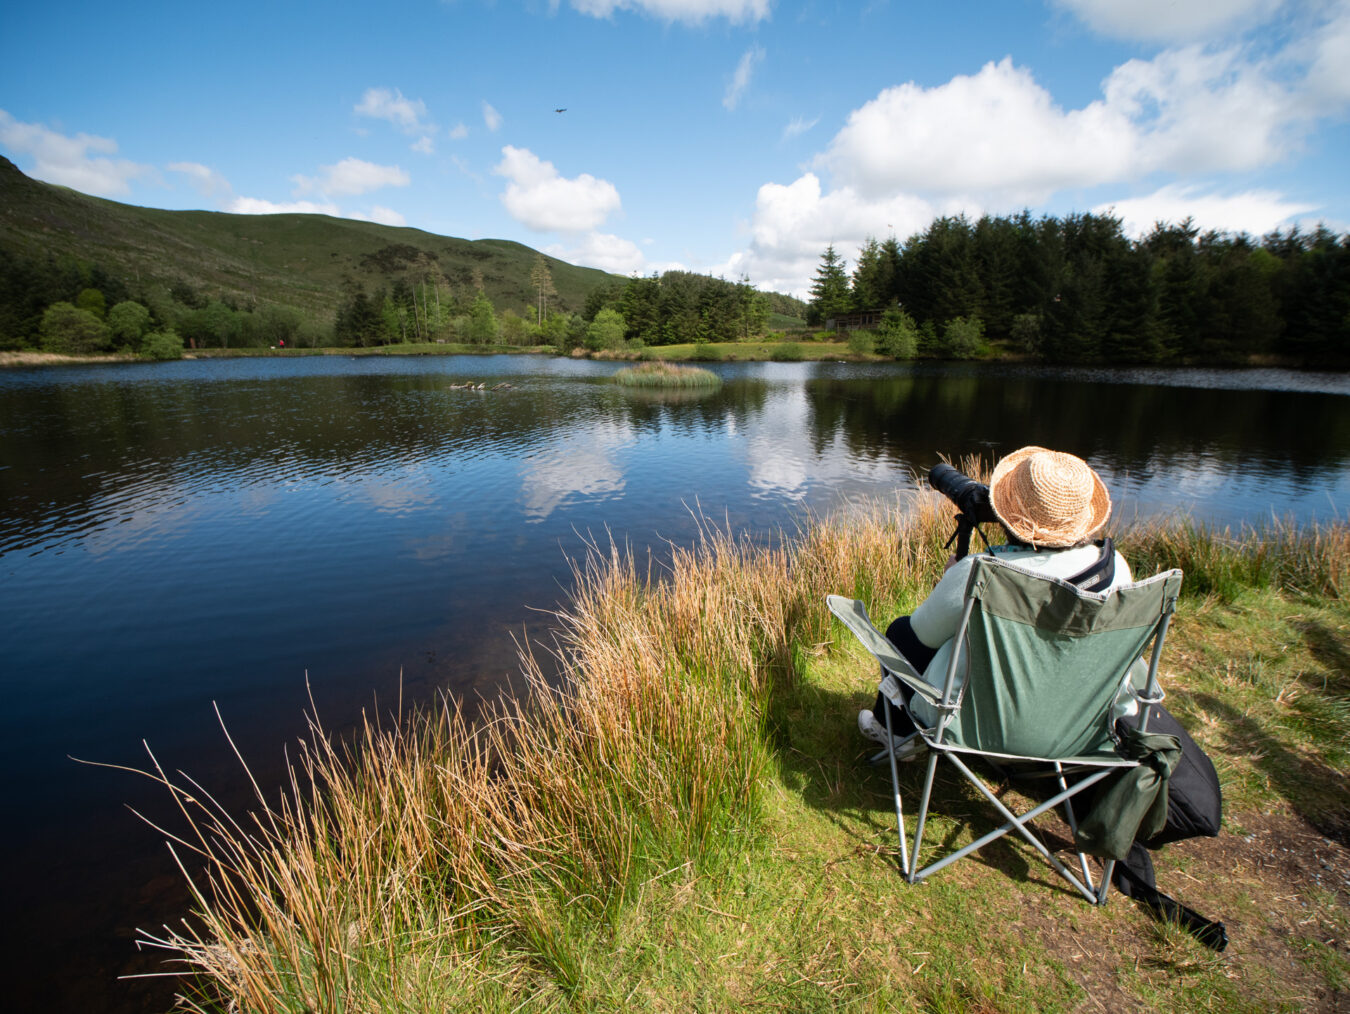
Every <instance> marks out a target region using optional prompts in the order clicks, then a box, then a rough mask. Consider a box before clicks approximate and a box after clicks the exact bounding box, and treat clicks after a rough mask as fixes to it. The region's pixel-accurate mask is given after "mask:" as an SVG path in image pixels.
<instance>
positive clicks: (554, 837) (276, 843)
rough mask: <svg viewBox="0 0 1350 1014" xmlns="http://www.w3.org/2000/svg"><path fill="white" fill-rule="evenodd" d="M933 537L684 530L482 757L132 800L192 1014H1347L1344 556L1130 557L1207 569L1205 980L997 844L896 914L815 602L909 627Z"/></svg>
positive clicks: (322, 755)
mask: <svg viewBox="0 0 1350 1014" xmlns="http://www.w3.org/2000/svg"><path fill="white" fill-rule="evenodd" d="M967 470H969V466H968V465H967ZM949 514H950V510H949V508H948V507H947V506H946V505H945V504H944V503H943V502H942V501H940V500H939V499H938V498H937V497H936V496H934V495H932V494H916V495H915V496H913V497H912V498H906V499H905V500H903V501H899V502H897V503H893V504H873V505H868V506H863V507H859V508H857V509H855V510H854V511H852V512H851V513H849V514H846V515H840V516H837V517H834V518H831V519H826V520H819V519H815V520H810V521H808V522H806V523H805V524H804V525H803V527H802V529H801V530H800V531H799V532H797V533H796V534H795V537H794V538H792V539H789V540H786V541H784V542H783V543H782V544H777V545H774V546H769V547H765V546H761V545H753V544H751V543H750V542H748V541H746V540H744V539H740V538H737V537H736V536H735V535H734V534H732V533H730V532H727V531H722V530H717V529H713V528H708V529H706V530H705V531H704V533H703V537H702V539H701V541H700V543H699V545H697V546H695V547H694V548H691V549H683V548H676V549H674V550H673V551H672V556H671V560H670V562H669V564H668V565H666V566H663V567H660V568H658V569H656V570H652V571H649V570H645V569H640V568H639V567H638V565H637V563H636V562H635V561H634V559H633V558H632V557H630V556H628V555H627V554H625V553H622V552H620V551H619V550H617V549H616V548H614V547H612V546H609V547H606V546H597V547H595V548H594V551H593V552H592V553H591V555H590V556H589V558H588V559H587V560H585V561H582V562H580V563H579V564H578V565H577V569H576V574H575V591H574V593H573V598H572V601H571V604H570V605H569V607H568V608H567V609H565V610H564V611H563V612H562V613H560V614H559V615H558V616H557V617H556V619H557V625H558V631H559V632H558V636H557V641H556V643H555V644H554V645H553V647H552V649H551V651H552V652H553V653H555V654H556V662H557V663H558V667H559V668H560V671H561V673H562V676H561V679H560V680H556V681H554V680H550V679H547V678H545V675H544V673H545V670H546V668H548V667H547V666H545V665H544V664H543V662H544V661H546V660H547V659H541V657H539V656H537V655H535V654H533V653H532V651H530V650H527V651H525V652H524V655H523V658H522V669H523V673H524V676H525V679H526V682H527V683H528V693H526V694H524V695H522V696H521V697H519V698H510V699H503V700H499V701H497V702H495V703H493V704H491V705H489V706H488V708H487V712H486V714H484V715H482V716H481V717H480V720H479V721H478V722H476V723H475V724H473V725H472V726H471V725H469V724H468V723H467V722H466V721H465V720H464V718H463V717H462V716H461V713H460V711H459V710H458V709H457V708H456V707H455V706H454V705H453V704H452V703H451V702H445V703H444V704H443V705H442V706H441V707H439V708H437V709H434V710H428V711H424V712H421V713H418V714H416V715H412V716H405V718H404V719H403V720H402V721H400V722H398V723H395V724H381V723H380V722H379V721H377V720H375V719H372V720H370V721H368V722H367V723H366V725H365V727H364V730H363V732H362V734H361V735H360V736H359V737H358V738H357V739H356V740H355V741H353V742H351V743H349V744H347V745H339V743H338V742H337V741H336V740H335V739H334V738H333V737H331V736H329V735H327V734H326V733H325V732H324V730H322V729H321V728H319V727H318V726H315V727H314V730H313V735H312V737H311V739H310V742H309V744H308V745H307V747H306V749H305V750H304V751H303V753H302V754H301V755H300V757H299V759H298V760H297V762H296V764H295V768H294V777H293V781H292V785H291V787H290V791H289V793H288V794H287V796H286V797H285V799H284V800H283V801H281V802H275V801H271V802H269V801H267V800H266V799H265V797H264V793H262V792H261V791H260V792H259V794H258V801H257V807H256V809H255V811H254V813H253V814H251V815H250V816H248V817H247V818H236V817H234V816H232V815H230V814H227V813H225V812H223V811H221V810H220V809H219V808H218V807H216V806H215V805H214V804H213V803H212V802H211V800H210V798H209V797H207V796H205V794H204V793H202V792H201V791H200V789H198V788H197V787H196V786H194V785H193V784H191V783H190V782H184V781H182V780H181V779H175V778H170V777H169V776H167V775H166V774H164V773H163V772H157V777H159V778H160V779H161V780H162V781H164V783H165V784H166V785H170V786H171V787H172V791H173V793H174V798H175V799H176V800H177V801H178V803H179V805H180V807H181V809H182V817H183V827H184V828H185V829H186V830H181V829H180V830H177V831H175V834H176V839H177V844H176V845H175V847H176V848H177V850H178V853H179V854H180V856H181V857H182V865H183V869H184V872H185V874H186V875H189V876H190V879H191V881H192V883H193V885H194V891H195V898H196V906H195V907H196V909H197V914H196V915H195V916H194V918H193V919H191V920H189V921H188V922H187V923H185V924H184V928H183V929H180V930H179V931H178V932H177V933H175V934H174V935H171V936H169V937H167V938H163V939H161V940H159V941H158V944H159V945H160V946H164V947H166V948H167V949H168V951H169V952H170V953H171V954H173V955H176V956H178V957H179V958H181V959H184V960H185V961H186V963H187V967H188V968H189V969H190V970H192V971H193V972H194V973H196V975H195V977H194V978H192V979H190V980H185V982H187V983H189V985H185V991H184V997H183V1000H182V1007H183V1008H184V1009H190V1010H231V1011H258V1012H261V1011H277V1010H285V1011H338V1010H342V1011H384V1010H466V1011H467V1010H489V1011H507V1010H526V1011H542V1010H563V1009H568V1010H573V1009H575V1010H585V1011H620V1010H623V1011H627V1010H652V1011H668V1010H677V1009H678V1010H686V1009H700V1010H732V1009H765V1010H781V1009H787V1010H794V1011H795V1010H822V1011H823V1010H839V1009H843V1010H857V1011H880V1010H913V1011H926V1012H946V1011H953V1012H955V1011H967V1010H978V1011H991V1012H992V1011H1077V1010H1096V1009H1099V1008H1110V1007H1111V1006H1113V1005H1114V1006H1117V1007H1123V1008H1124V1009H1146V1010H1171V1009H1177V1008H1181V1009H1202V1008H1213V1009H1224V1010H1281V1009H1310V1008H1312V1009H1316V1008H1322V1009H1334V1008H1336V1007H1337V1005H1338V1004H1343V1003H1344V1002H1345V1000H1346V989H1347V983H1348V982H1350V961H1347V950H1346V946H1345V942H1344V941H1345V938H1346V933H1345V929H1346V920H1345V915H1344V913H1345V911H1346V901H1347V898H1350V883H1344V882H1343V881H1344V879H1345V878H1344V871H1345V869H1346V866H1347V864H1346V863H1345V859H1346V857H1347V855H1350V853H1347V851H1346V849H1345V848H1344V844H1343V843H1344V841H1345V837H1346V836H1345V833H1344V832H1345V828H1346V827H1347V824H1346V818H1347V815H1350V794H1348V793H1347V789H1346V787H1345V785H1344V779H1343V777H1342V776H1341V775H1340V772H1343V771H1344V770H1345V768H1346V761H1347V759H1350V758H1347V757H1346V754H1345V750H1346V748H1345V746H1344V744H1345V743H1346V741H1347V734H1350V707H1347V704H1346V702H1347V700H1348V699H1350V684H1347V676H1346V673H1347V672H1350V608H1347V602H1346V595H1345V593H1346V585H1345V570H1344V563H1345V550H1346V547H1347V541H1346V531H1345V529H1344V526H1332V527H1329V528H1324V529H1318V530H1314V531H1312V532H1305V533H1298V532H1295V531H1293V530H1290V529H1281V530H1279V531H1276V532H1273V533H1271V532H1252V531H1249V532H1245V533H1241V534H1240V535H1239V536H1231V535H1217V534H1215V533H1213V532H1208V531H1206V530H1203V529H1200V528H1198V527H1194V526H1191V527H1186V526H1184V525H1182V526H1157V527H1140V528H1137V529H1134V530H1131V531H1128V532H1126V533H1123V535H1122V536H1121V538H1120V540H1119V541H1120V543H1121V545H1122V548H1123V551H1124V552H1125V553H1126V555H1127V556H1129V557H1130V558H1131V559H1132V560H1133V561H1135V562H1136V569H1137V570H1140V571H1142V570H1145V569H1147V567H1150V566H1153V565H1154V564H1155V563H1156V562H1167V561H1170V560H1173V559H1175V558H1185V559H1187V560H1191V561H1192V562H1193V563H1194V564H1195V566H1196V570H1197V578H1196V580H1195V581H1194V582H1190V583H1188V586H1187V588H1186V591H1185V595H1184V598H1183V602H1182V605H1181V608H1180V610H1179V613H1178V617H1177V620H1176V622H1175V624H1174V634H1173V638H1174V642H1172V643H1173V647H1172V648H1171V649H1170V650H1169V652H1168V654H1167V656H1166V657H1165V659H1164V680H1165V684H1166V686H1167V687H1168V688H1169V693H1170V697H1169V702H1168V703H1169V707H1171V708H1172V709H1173V711H1174V712H1175V713H1176V714H1178V715H1179V717H1181V718H1182V720H1183V721H1184V722H1185V724H1187V726H1188V727H1189V728H1190V729H1191V730H1192V732H1193V734H1194V735H1195V736H1196V738H1197V739H1198V740H1199V741H1200V743H1201V744H1202V746H1204V747H1205V748H1206V749H1207V750H1208V751H1209V752H1210V754H1211V756H1213V757H1214V759H1215V761H1216V764H1217V766H1218V767H1219V770H1220V773H1221V777H1222V779H1223V782H1224V788H1225V792H1226V794H1227V800H1228V818H1227V819H1228V823H1229V826H1230V830H1229V831H1228V832H1226V833H1225V834H1224V835H1223V836H1221V837H1220V838H1219V839H1216V840H1214V841H1212V842H1210V841H1206V842H1187V843H1180V844H1178V845H1174V846H1169V848H1168V849H1166V850H1164V851H1163V852H1160V853H1158V854H1157V856H1156V857H1155V861H1156V862H1157V865H1158V870H1159V880H1160V886H1162V887H1163V889H1164V890H1168V889H1170V890H1172V891H1173V892H1175V893H1177V894H1178V895H1179V896H1180V897H1181V899H1182V900H1183V901H1185V902H1186V903H1187V904H1190V905H1192V906H1193V907H1196V908H1199V909H1200V910H1201V911H1204V912H1206V914H1209V915H1213V916H1216V917H1220V918H1227V919H1228V921H1229V928H1230V934H1231V935H1232V936H1233V939H1234V942H1233V945H1232V946H1231V947H1230V949H1229V951H1228V952H1226V953H1225V954H1224V955H1213V954H1211V953H1210V952H1208V951H1205V950H1204V948H1202V947H1200V946H1199V945H1197V944H1195V942H1194V941H1193V940H1191V939H1190V938H1189V937H1187V936H1186V935H1184V934H1181V933H1178V932H1176V931H1173V930H1169V929H1167V928H1166V927H1161V928H1160V927H1157V926H1156V925H1155V924H1153V923H1151V922H1149V921H1148V920H1147V918H1145V917H1144V916H1143V915H1142V914H1141V913H1140V911H1139V910H1138V909H1137V908H1135V907H1134V906H1133V905H1132V904H1131V903H1129V902H1127V901H1123V900H1116V901H1115V902H1114V903H1113V904H1110V905H1108V906H1107V907H1105V908H1103V909H1093V908H1090V907H1089V906H1086V905H1085V904H1084V903H1083V902H1081V901H1080V900H1077V899H1076V898H1075V897H1074V896H1072V895H1070V894H1069V893H1068V892H1067V891H1066V890H1063V889H1061V888H1060V887H1059V885H1058V883H1057V882H1056V878H1055V877H1054V874H1053V873H1052V872H1051V871H1050V870H1049V868H1048V867H1045V866H1044V865H1043V864H1041V863H1040V862H1039V860H1037V859H1035V857H1034V856H1031V855H1030V854H1029V851H1028V850H1027V849H1024V848H1022V847H1021V846H1019V845H1017V844H1015V843H1012V844H1005V843H999V844H998V845H996V846H995V847H993V848H992V850H987V853H982V854H981V856H980V858H978V859H976V860H972V861H969V862H965V863H960V864H957V865H956V866H954V867H952V868H950V869H949V870H946V871H943V872H942V873H941V874H939V875H937V876H935V877H934V878H933V880H932V881H931V882H929V883H927V884H925V885H923V886H921V887H910V886H908V885H906V884H904V883H903V882H902V881H901V879H900V877H899V875H898V873H897V871H896V860H895V857H894V830H893V823H892V820H893V815H892V814H891V811H890V785H889V779H888V777H887V775H886V773H885V771H884V769H876V768H871V767H869V766H868V765H867V764H866V763H865V762H864V760H863V758H864V757H865V755H866V753H867V750H866V747H865V744H864V743H863V742H862V740H861V739H860V738H859V737H858V735H857V732H856V729H855V728H854V725H853V716H854V715H855V714H856V712H857V709H858V708H859V707H860V706H864V705H865V704H867V703H869V702H870V700H871V696H872V693H873V691H874V687H875V675H874V666H873V665H872V664H871V663H870V662H869V660H868V658H866V657H864V654H863V652H862V650H861V649H860V648H858V647H856V646H855V645H854V644H853V642H852V639H851V638H849V637H847V635H842V634H841V631H840V628H838V627H837V625H836V626H832V625H831V622H830V620H829V615H828V613H827V612H826V610H825V609H824V607H823V597H824V595H825V594H826V593H827V592H838V593H842V594H848V595H851V596H854V597H858V598H862V599H864V600H865V601H866V602H867V603H868V605H869V607H870V608H871V610H872V612H873V614H874V615H875V616H877V617H878V618H882V619H884V618H886V617H888V616H891V615H895V614H897V613H900V612H904V611H908V610H909V609H911V608H912V606H913V605H914V604H915V603H916V602H917V601H919V600H920V599H921V597H922V596H923V595H924V594H925V592H926V590H927V589H928V588H929V587H930V586H931V585H932V583H933V582H934V581H935V580H936V577H937V576H938V575H939V574H940V572H941V567H942V561H943V560H944V559H945V556H946V550H945V549H944V548H943V543H944V542H945V540H946V536H947V535H948V527H949V524H950V522H949ZM1221 578H1222V580H1220V579H1221ZM1257 578H1259V580H1258V579H1257ZM1248 579H1251V583H1250V584H1248V583H1246V582H1247V581H1248ZM1225 582H1227V583H1225ZM1223 589H1226V591H1225V592H1224V594H1221V593H1220V591H1221V590H1223ZM1225 594H1226V596H1227V597H1225ZM535 650H538V649H535ZM918 768H919V766H917V765H910V766H907V767H906V768H905V769H904V775H903V778H904V780H905V791H906V792H907V793H908V794H909V795H908V797H907V798H909V799H911V800H912V799H914V798H916V795H917V791H918V787H919V781H920V779H921V772H920V771H919V770H918ZM938 791H939V793H940V794H941V796H940V798H942V800H943V802H942V803H941V805H940V806H939V807H938V808H937V812H936V813H935V814H934V816H933V818H932V822H931V825H930V826H931V828H932V830H931V833H930V836H929V840H931V841H935V842H941V843H943V844H942V847H949V846H951V845H954V844H958V843H960V842H962V841H965V840H969V838H970V836H971V827H972V826H973V824H972V820H973V818H975V817H977V816H979V815H981V814H982V813H983V807H984V804H983V803H982V801H979V800H978V799H976V798H973V797H972V796H971V795H970V794H969V793H967V792H965V791H964V790H962V789H960V787H959V786H958V785H957V784H956V783H954V782H949V781H944V782H943V783H940V785H939V789H938ZM1008 791H1012V790H1011V789H1009V790H1008ZM1338 829H1340V830H1338ZM1326 835H1331V836H1333V837H1335V839H1336V840H1335V841H1332V840H1331V839H1330V838H1328V837H1325V836H1326ZM1336 842H1341V843H1342V844H1340V845H1337V844H1336ZM1280 850H1284V852H1286V853H1296V854H1294V855H1293V856H1292V859H1293V861H1292V862H1291V861H1290V860H1289V859H1284V860H1282V859H1281V856H1280ZM1319 850H1320V851H1319ZM1315 860H1316V861H1315ZM1319 862H1320V863H1322V864H1325V865H1319ZM1338 862H1339V863H1340V864H1341V866H1340V875H1339V879H1338V876H1337V875H1336V872H1335V871H1336V864H1337V863H1338ZM1315 877H1316V878H1319V879H1317V880H1316V882H1314V878H1315ZM1290 998H1296V999H1290Z"/></svg>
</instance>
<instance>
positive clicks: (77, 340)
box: [42, 303, 112, 354]
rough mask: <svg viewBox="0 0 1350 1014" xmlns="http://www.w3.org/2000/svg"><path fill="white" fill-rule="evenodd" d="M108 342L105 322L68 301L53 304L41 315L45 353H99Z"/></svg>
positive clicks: (108, 336) (110, 339) (108, 334)
mask: <svg viewBox="0 0 1350 1014" xmlns="http://www.w3.org/2000/svg"><path fill="white" fill-rule="evenodd" d="M111 343H112V334H111V332H109V330H108V325H107V324H105V323H103V321H102V320H100V319H99V318H98V317H97V316H95V315H94V314H93V313H91V312H90V311H88V310H81V309H79V308H78V307H76V306H74V305H72V304H71V303H53V304H52V305H51V306H49V307H47V310H46V312H45V313H43V315H42V347H43V349H45V350H46V351H48V352H58V353H67V354H69V353H81V352H101V351H103V350H104V349H106V348H107V347H108V346H109V345H110V344H111Z"/></svg>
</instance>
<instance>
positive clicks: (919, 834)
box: [907, 750, 938, 884]
mask: <svg viewBox="0 0 1350 1014" xmlns="http://www.w3.org/2000/svg"><path fill="white" fill-rule="evenodd" d="M937 762H938V751H937V750H932V751H930V752H929V756H928V774H927V775H925V776H924V780H923V796H922V797H921V798H920V800H919V815H918V817H916V818H915V822H916V826H915V828H914V853H913V857H914V858H913V860H912V861H911V863H910V867H909V876H908V877H907V879H908V880H909V882H910V883H911V884H916V883H918V876H919V849H920V848H922V847H923V825H924V823H925V822H926V821H927V819H928V800H929V798H930V797H931V796H932V795H933V775H934V774H935V773H936V772H937Z"/></svg>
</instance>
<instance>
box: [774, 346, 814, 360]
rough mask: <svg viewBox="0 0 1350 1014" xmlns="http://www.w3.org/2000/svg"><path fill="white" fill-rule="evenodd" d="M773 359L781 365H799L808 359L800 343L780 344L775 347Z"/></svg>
mask: <svg viewBox="0 0 1350 1014" xmlns="http://www.w3.org/2000/svg"><path fill="white" fill-rule="evenodd" d="M773 358H774V360H776V361H777V362H780V363H799V362H801V361H802V360H803V359H805V358H806V353H805V352H803V351H802V346H801V343H800V342H779V343H778V344H777V345H776V346H774V350H773Z"/></svg>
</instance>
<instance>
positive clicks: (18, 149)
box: [0, 109, 158, 197]
mask: <svg viewBox="0 0 1350 1014" xmlns="http://www.w3.org/2000/svg"><path fill="white" fill-rule="evenodd" d="M0 145H3V146H4V147H5V148H8V149H9V150H10V151H11V152H13V153H16V154H22V155H29V156H31V157H32V159H33V164H32V167H31V168H30V169H29V170H28V175H30V176H32V177H34V178H35V179H39V180H46V181H47V182H48V183H58V184H60V185H61V186H63V187H70V188H71V189H73V190H78V191H80V192H81V193H84V194H96V195H98V196H99V197H114V196H119V195H122V194H127V193H130V191H131V182H132V181H133V180H138V179H150V180H153V179H155V178H156V177H157V175H158V174H157V173H156V172H155V169H154V167H153V166H148V165H141V164H139V163H137V162H131V161H129V160H127V159H122V158H107V157H105V156H109V155H114V154H116V152H117V142H116V141H114V140H112V139H111V138H108V137H97V136H95V135H93V134H76V135H75V136H74V137H67V136H66V135H65V134H60V133H57V132H56V131H54V130H50V129H48V128H47V127H44V126H42V125H41V124H38V123H21V122H20V121H18V120H16V119H15V118H14V117H13V116H11V115H10V114H9V113H7V112H6V111H5V110H3V109H0Z"/></svg>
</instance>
